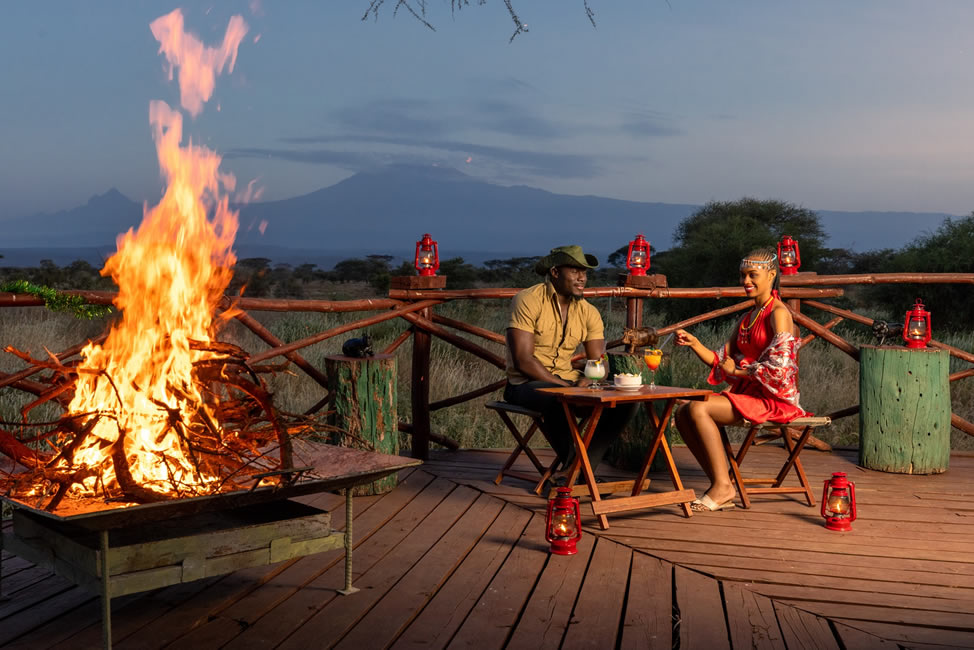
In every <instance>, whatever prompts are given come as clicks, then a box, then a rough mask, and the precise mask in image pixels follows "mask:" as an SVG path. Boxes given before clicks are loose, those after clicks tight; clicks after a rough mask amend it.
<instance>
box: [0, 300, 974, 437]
mask: <svg viewBox="0 0 974 650" xmlns="http://www.w3.org/2000/svg"><path fill="white" fill-rule="evenodd" d="M343 291H344V292H345V293H346V294H347V297H349V298H351V297H360V296H359V295H356V294H357V292H356V291H354V290H352V288H349V287H347V286H344V287H343ZM343 297H346V296H343ZM593 303H594V304H595V305H596V307H597V308H598V309H599V310H600V312H601V313H602V317H603V320H604V321H605V324H606V338H607V339H616V338H619V337H620V336H621V333H622V328H623V326H624V324H625V313H626V312H625V301H622V300H618V299H616V300H612V299H596V300H593ZM653 307H654V302H653V301H652V300H647V301H646V312H645V324H647V325H650V326H662V325H663V324H664V323H663V322H662V320H661V319H660V318H659V316H658V315H655V314H654V312H653ZM714 307H715V305H714V303H713V302H711V301H707V302H706V304H703V303H702V302H701V304H700V308H699V310H698V311H700V312H703V311H707V310H709V309H712V308H714ZM509 308H510V301H509V300H479V301H474V300H469V301H454V302H450V303H446V304H443V305H439V306H437V307H436V308H435V310H436V312H437V313H438V314H442V315H443V316H447V317H449V318H454V319H457V320H462V321H465V322H468V323H473V324H475V325H478V326H480V327H483V328H486V329H488V330H492V331H495V332H503V331H504V328H505V327H506V325H507V319H508V315H509ZM252 315H253V316H254V317H255V318H257V319H258V320H260V321H261V322H262V323H263V324H264V325H265V326H266V327H267V328H268V329H269V330H270V331H271V332H273V333H274V335H275V336H277V337H278V338H280V339H281V340H282V341H284V342H285V343H289V342H292V341H296V340H299V339H302V338H304V337H307V336H311V335H312V334H314V333H316V332H320V331H322V330H325V329H329V328H331V327H335V326H337V325H340V324H342V323H347V322H350V321H352V320H356V319H358V318H360V317H361V316H362V314H358V313H350V314H309V313H277V312H253V313H252ZM115 317H117V316H111V317H107V318H101V319H95V320H92V321H87V320H79V319H76V318H74V317H72V316H70V315H68V314H63V313H53V312H50V311H48V310H46V309H44V308H40V307H21V308H5V309H0V343H2V344H3V345H10V346H13V347H15V348H17V349H20V350H23V351H27V352H29V353H30V354H31V355H32V356H34V357H35V358H44V357H46V356H47V352H46V351H45V350H50V351H51V352H59V351H61V350H64V349H67V348H69V347H71V346H73V345H75V344H77V343H79V342H81V341H84V340H85V339H87V338H91V337H94V336H97V335H98V334H100V333H101V332H103V331H104V330H105V328H106V327H107V326H108V325H109V323H110V322H111V319H112V318H115ZM736 318H737V317H735V316H730V317H725V318H723V319H720V320H717V321H710V322H708V323H704V324H700V325H697V326H694V327H693V328H691V329H692V331H693V333H694V334H695V335H696V336H697V337H698V338H699V339H700V340H701V341H702V342H703V343H704V344H705V345H707V346H708V347H710V348H715V347H717V346H719V345H720V344H721V343H723V342H724V341H726V340H727V339H728V337H729V336H730V334H731V332H732V329H733V327H734V326H735V324H736ZM406 327H407V323H405V322H404V321H402V320H401V319H393V320H390V321H385V322H383V323H379V324H378V325H374V326H372V327H370V328H368V333H369V334H370V335H371V336H372V339H373V349H375V350H376V351H380V350H382V349H383V348H384V347H385V346H387V345H388V344H389V343H390V342H391V341H392V340H393V339H395V338H396V337H397V336H398V335H399V334H400V333H401V332H402V331H403V330H404V329H405V328H406ZM840 327H841V326H840ZM362 333H363V332H362V331H352V332H349V333H347V334H345V335H341V336H338V337H334V338H332V339H329V340H327V341H323V342H321V343H318V344H315V345H313V346H310V347H307V348H304V349H302V350H300V351H299V354H301V355H302V356H303V357H304V358H305V359H306V360H308V361H309V362H310V363H311V364H312V365H313V366H315V367H317V368H324V367H325V363H324V358H325V357H326V356H328V355H332V354H340V352H341V346H342V343H343V342H344V341H345V340H347V339H348V338H353V337H357V336H361V335H362ZM839 333H840V334H841V335H842V336H843V337H845V338H847V339H849V340H851V341H852V342H853V343H857V344H858V343H874V342H875V341H874V339H873V338H872V335H871V333H870V332H869V331H868V330H867V329H866V328H865V327H862V326H857V325H850V326H848V327H846V328H845V329H840V330H839ZM457 334H458V335H460V336H467V337H468V338H471V339H474V340H475V341H476V342H477V343H478V344H480V345H483V346H484V347H486V348H487V349H490V350H492V351H494V352H496V353H498V354H500V355H502V356H503V355H504V348H503V346H501V345H499V344H497V343H493V342H490V341H485V340H483V339H480V338H476V337H472V336H469V335H466V334H464V333H460V332H458V333H457ZM219 338H220V339H221V340H224V341H228V342H231V343H235V344H237V345H240V346H241V347H243V348H245V349H247V350H250V351H252V352H257V351H260V350H264V349H266V348H267V346H266V344H265V343H263V342H262V341H260V340H258V339H257V337H256V336H255V335H254V334H253V333H251V332H250V331H249V330H247V329H246V328H245V327H243V326H242V325H240V324H239V323H237V322H236V321H231V322H230V323H228V324H227V325H226V326H225V327H224V328H223V330H222V331H221V332H220V334H219ZM937 338H938V340H941V341H943V342H945V343H948V344H950V345H953V346H955V347H958V348H960V349H962V350H971V349H972V348H974V332H956V333H951V332H943V331H939V332H937ZM411 347H412V346H411V344H410V342H409V341H407V342H406V343H405V344H403V345H402V346H401V347H400V348H399V349H398V350H397V351H396V357H397V365H398V369H397V372H398V377H399V387H400V389H399V403H398V411H399V418H400V420H403V421H411V419H412V417H411V413H410V410H411V409H410V390H409V385H410V364H411V356H412V354H411V352H412V350H411ZM664 353H665V356H664V361H663V365H662V366H661V367H660V369H659V371H657V377H656V380H657V383H660V384H664V385H665V384H670V385H676V386H692V387H704V388H705V387H707V383H706V375H707V368H706V367H705V366H704V365H703V364H701V363H700V362H699V360H698V359H696V357H695V356H694V355H693V354H692V353H690V352H689V351H687V350H684V349H680V348H676V347H675V346H674V345H673V344H672V342H670V343H669V344H668V345H667V346H666V348H665V349H664ZM966 365H967V364H965V363H964V362H960V361H957V360H952V361H951V371H952V372H954V371H957V370H960V369H962V368H964V367H966ZM23 367H24V363H23V362H22V361H20V360H19V359H17V358H16V357H14V356H13V355H10V354H0V371H3V372H7V373H9V372H14V371H16V370H19V369H21V368H23ZM799 367H800V371H799V386H800V388H801V403H802V406H804V407H805V408H806V409H808V410H809V411H812V412H814V413H817V414H825V413H829V412H831V411H834V410H837V409H840V408H845V407H848V406H851V405H853V404H855V403H857V402H858V394H859V368H858V364H857V363H856V362H855V361H853V360H852V359H851V358H849V357H848V356H847V355H846V354H845V353H843V352H841V351H840V350H838V349H836V348H834V347H833V346H831V345H829V344H827V343H825V342H823V341H821V340H815V341H813V342H812V343H810V344H809V345H808V346H806V347H804V348H803V349H802V351H801V356H800V360H799ZM501 378H503V371H502V370H500V369H498V368H495V367H493V366H491V365H489V364H487V363H486V362H484V361H482V360H480V359H478V358H477V357H474V356H473V355H471V354H468V353H466V352H463V351H461V350H458V349H457V348H455V347H453V346H451V345H449V344H448V343H445V342H443V341H441V340H439V339H437V338H436V337H433V342H432V354H431V367H430V379H431V381H430V401H431V402H435V401H437V400H441V399H445V398H448V397H452V396H454V395H458V394H461V393H465V392H468V391H471V390H474V389H476V388H479V387H481V386H484V385H486V384H489V383H492V382H495V381H497V380H499V379H501ZM265 379H266V381H268V383H269V385H270V388H271V390H272V392H273V393H274V400H275V404H276V405H277V406H278V407H279V408H281V409H283V410H284V411H288V412H303V411H305V410H306V409H308V408H309V407H310V406H311V405H313V404H315V403H317V402H318V401H319V400H320V399H321V397H322V396H323V394H324V389H323V388H321V387H320V386H319V385H318V384H317V383H315V382H314V381H312V380H311V379H310V378H308V377H307V376H305V375H304V373H303V372H301V371H300V370H297V369H295V368H293V366H292V368H291V369H290V370H287V371H284V372H279V373H277V374H275V375H273V376H265ZM501 394H502V391H497V392H496V393H493V394H490V395H486V396H483V397H480V398H477V399H475V400H470V401H468V402H465V403H463V404H460V405H456V406H452V407H449V408H446V409H440V410H437V411H434V412H433V413H432V415H431V428H432V430H433V431H434V432H435V433H438V434H440V435H444V436H447V437H449V438H452V439H453V440H455V441H457V443H458V444H459V445H460V446H461V447H464V448H483V447H510V446H511V444H512V442H511V440H510V435H509V434H508V433H507V431H506V429H505V428H504V427H503V425H502V423H501V422H500V420H499V418H497V417H496V415H494V414H493V413H491V412H489V411H488V410H487V409H485V408H484V403H485V402H487V401H489V400H495V399H501ZM33 399H35V398H34V396H33V395H28V394H26V393H24V392H22V391H18V390H15V389H12V388H4V389H0V419H2V420H4V421H6V422H14V421H18V420H19V419H20V410H21V408H23V406H25V405H26V404H28V403H29V402H30V401H32V400H33ZM951 403H952V408H953V411H954V412H955V413H957V414H958V415H960V416H961V417H964V418H966V419H968V420H974V378H971V379H965V380H961V381H957V382H953V383H952V384H951ZM58 415H60V413H59V412H58V411H57V409H56V408H55V407H54V406H53V405H50V404H49V405H45V406H44V407H42V408H40V409H36V410H35V411H34V412H32V413H31V420H32V421H45V420H47V421H50V420H53V419H55V418H56V417H57V416H58ZM858 424H859V421H858V417H857V416H851V417H846V418H842V419H840V420H837V421H836V422H835V423H834V424H833V425H832V426H831V427H828V428H827V429H825V430H822V431H817V432H816V435H817V436H819V437H821V438H822V439H824V440H826V441H827V442H829V443H830V444H832V445H835V446H845V447H855V446H857V444H858ZM5 428H8V429H11V428H13V427H11V426H9V425H7V426H6V427H5ZM742 433H743V432H742V431H741V430H738V431H736V432H735V434H736V435H738V436H740V435H742ZM536 440H537V444H544V442H543V440H542V439H541V436H537V437H536ZM402 444H403V447H404V448H406V449H408V448H409V446H410V444H411V443H410V441H409V439H408V436H404V437H403V440H402ZM951 446H952V448H953V449H966V450H971V449H974V436H969V435H967V434H964V433H962V432H959V431H956V430H954V431H952V432H951Z"/></svg>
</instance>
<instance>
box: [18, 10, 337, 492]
mask: <svg viewBox="0 0 974 650" xmlns="http://www.w3.org/2000/svg"><path fill="white" fill-rule="evenodd" d="M150 27H151V30H152V33H153V35H154V36H155V38H156V39H157V40H158V41H159V43H160V49H159V52H160V53H161V54H163V55H164V56H165V58H166V62H167V66H168V71H169V77H170V80H171V79H172V78H173V76H174V75H178V83H179V88H180V98H181V106H182V108H183V109H184V110H185V111H187V112H188V113H189V114H190V116H192V117H196V116H197V115H198V114H199V113H200V112H201V111H202V110H203V106H204V104H205V103H206V101H208V100H209V98H210V96H211V94H212V92H213V89H214V83H215V79H216V77H217V76H219V75H220V74H222V73H223V71H224V70H226V71H228V72H232V71H233V67H234V63H235V61H236V57H237V49H238V47H239V45H240V43H241V41H242V39H243V38H244V36H245V35H246V33H247V25H246V23H245V22H244V21H243V19H242V18H241V17H239V16H234V17H233V18H232V19H231V20H230V22H229V25H228V26H227V30H226V33H225V35H224V38H223V42H222V44H220V45H218V46H216V47H207V46H204V45H203V44H202V42H201V41H200V40H199V39H198V38H196V37H195V36H194V35H193V34H191V33H188V32H186V31H185V29H184V26H183V16H182V13H181V12H180V11H179V10H176V11H173V12H172V13H170V14H168V15H166V16H162V17H160V18H158V19H156V20H155V21H154V22H152V24H151V26H150ZM149 121H150V124H151V126H152V132H153V138H154V141H155V145H156V151H157V155H158V159H159V166H160V169H161V173H162V175H163V178H164V180H165V183H166V189H165V192H164V194H163V197H162V200H161V201H160V202H159V203H158V204H157V205H155V206H154V207H151V208H150V207H149V206H148V205H147V206H145V208H144V209H143V220H142V223H141V225H140V226H139V228H138V229H137V230H130V231H128V232H127V233H125V234H123V235H120V236H119V238H118V242H117V243H118V248H117V252H116V253H115V254H114V255H112V257H111V258H109V259H108V261H107V262H106V264H105V266H104V268H103V269H102V271H101V272H102V274H103V275H110V276H111V277H112V278H113V279H114V281H115V283H116V284H117V285H118V289H119V290H118V295H117V298H116V299H115V305H116V307H117V308H118V309H119V310H120V312H121V318H120V319H118V320H117V321H116V322H115V324H114V325H113V326H112V328H111V329H110V331H109V332H108V333H107V335H105V336H103V337H100V338H99V339H98V340H96V341H92V342H89V343H88V344H87V345H84V347H83V349H81V350H80V359H79V360H76V361H74V362H70V363H69V362H64V361H62V359H66V358H69V357H70V356H71V355H73V354H74V353H76V352H77V350H72V351H67V352H66V353H64V354H61V355H57V356H56V355H53V354H50V353H48V354H49V358H47V359H38V358H34V357H32V356H31V355H30V354H28V353H26V352H23V351H20V350H15V349H12V348H10V347H8V348H6V349H7V351H8V352H11V353H13V354H15V355H17V356H18V357H20V358H21V359H23V360H24V361H26V362H27V363H28V364H29V366H30V368H29V370H28V371H23V372H22V373H18V375H19V376H20V381H19V382H18V383H16V384H15V385H16V386H18V387H21V388H26V389H27V390H31V391H32V392H34V393H36V394H37V399H36V400H34V401H33V402H31V403H30V404H28V405H27V406H25V407H24V409H23V410H22V413H21V415H22V418H23V422H22V423H9V422H8V423H4V424H3V425H2V426H3V428H2V429H0V453H3V454H5V455H6V456H8V457H9V458H10V459H11V460H12V461H13V462H14V463H15V464H16V467H15V468H14V470H13V471H11V472H8V473H7V474H6V476H2V475H0V479H3V481H2V482H3V484H4V485H3V487H4V488H5V491H6V494H7V496H10V497H12V498H15V499H18V500H21V501H24V502H28V503H30V504H31V505H32V507H43V508H45V509H47V510H49V511H54V510H56V509H58V508H62V509H63V508H67V509H75V510H76V509H82V510H83V509H85V508H92V507H98V508H103V507H105V505H104V504H106V503H111V504H114V505H115V506H119V507H121V506H125V505H129V504H138V503H147V502H153V501H162V500H169V499H175V498H181V497H191V496H201V495H209V494H216V493H220V492H226V491H233V490H239V489H244V488H250V487H253V486H254V485H256V484H258V483H261V482H263V483H272V482H279V481H282V480H293V476H294V468H293V463H292V458H291V455H292V454H291V438H292V436H295V435H298V434H302V433H308V432H313V431H315V430H318V429H319V428H320V427H319V426H318V424H317V423H316V422H315V421H314V420H312V419H310V418H306V417H303V416H297V415H293V414H283V413H280V412H279V411H277V410H276V409H275V407H274V405H273V403H272V399H271V394H270V392H269V391H268V389H267V386H266V384H265V382H264V381H263V379H262V375H263V374H264V373H267V372H271V371H274V370H277V368H274V367H268V366H258V365H255V364H251V363H248V355H247V353H246V352H245V351H244V350H242V349H240V348H238V347H236V346H234V345H231V344H228V343H224V342H220V341H218V340H217V338H216V334H217V332H218V330H219V328H220V326H221V325H222V324H224V323H225V322H226V321H227V320H228V319H230V318H232V317H233V316H234V315H235V314H236V313H238V312H236V311H235V310H234V308H233V306H232V304H228V302H227V300H226V298H225V297H224V291H225V290H226V288H227V286H228V284H229V282H230V280H231V277H232V268H233V265H234V263H235V262H236V258H235V256H234V253H233V251H232V245H233V241H234V237H235V235H236V232H237V223H238V220H237V214H236V212H234V211H233V210H232V209H230V207H229V195H230V193H232V192H233V191H234V188H235V180H234V177H233V176H232V175H230V174H227V173H221V172H220V170H219V165H220V161H221V159H220V156H218V155H217V154H216V153H214V152H213V151H210V150H209V149H207V148H205V147H202V146H199V145H194V144H193V142H192V141H191V140H190V141H189V142H188V143H187V144H184V143H183V113H182V112H181V111H180V110H178V109H174V108H172V107H170V106H169V105H168V104H166V103H165V102H163V101H159V100H156V101H153V102H151V104H150V107H149ZM221 308H222V311H221ZM32 372H34V373H37V374H38V375H39V376H40V377H41V378H40V380H36V379H35V380H33V381H29V382H28V381H27V380H26V377H27V376H29V375H30V374H31V373H32ZM47 403H56V404H58V405H59V406H60V407H61V408H62V409H63V411H64V413H63V415H62V416H61V417H60V418H59V419H58V420H57V421H56V422H45V423H33V424H31V423H29V418H28V416H29V415H30V413H31V411H33V410H34V409H35V408H37V407H38V406H40V405H42V404H47ZM69 504H70V505H69Z"/></svg>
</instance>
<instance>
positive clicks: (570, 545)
mask: <svg viewBox="0 0 974 650" xmlns="http://www.w3.org/2000/svg"><path fill="white" fill-rule="evenodd" d="M581 520H582V513H581V512H580V511H579V509H578V497H573V496H572V489H571V488H570V487H560V488H558V494H556V495H555V497H554V498H553V499H550V500H549V501H548V514H547V515H545V533H544V538H545V539H546V540H547V541H548V542H549V543H550V544H551V548H550V551H551V552H552V553H554V554H555V555H575V554H576V553H578V548H577V547H576V546H575V544H576V542H578V540H580V539H581V538H582V526H581V524H580V523H579V522H581Z"/></svg>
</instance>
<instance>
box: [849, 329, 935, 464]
mask: <svg viewBox="0 0 974 650" xmlns="http://www.w3.org/2000/svg"><path fill="white" fill-rule="evenodd" d="M949 363H950V355H949V353H948V352H947V351H946V350H935V349H930V348H923V349H916V350H910V349H907V348H901V347H886V346H884V347H877V346H872V345H864V346H862V349H861V356H860V359H859V464H860V465H861V466H862V467H866V468H868V469H875V470H880V471H883V472H896V473H900V474H939V473H941V472H945V471H947V465H948V463H949V462H950V382H949V380H948V378H947V377H948V374H949Z"/></svg>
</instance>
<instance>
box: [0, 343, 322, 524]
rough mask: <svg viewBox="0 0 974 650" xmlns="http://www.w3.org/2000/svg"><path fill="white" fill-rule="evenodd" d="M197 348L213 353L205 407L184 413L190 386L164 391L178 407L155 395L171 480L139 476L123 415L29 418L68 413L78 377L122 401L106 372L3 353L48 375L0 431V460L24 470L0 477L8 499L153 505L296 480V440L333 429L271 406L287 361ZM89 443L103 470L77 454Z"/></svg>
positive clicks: (203, 377) (207, 361) (161, 459)
mask: <svg viewBox="0 0 974 650" xmlns="http://www.w3.org/2000/svg"><path fill="white" fill-rule="evenodd" d="M190 348H191V349H195V350H198V351H201V352H205V353H207V356H205V357H203V358H200V359H198V360H197V361H196V362H194V364H193V378H194V383H195V384H196V386H197V387H204V388H203V390H202V391H201V393H202V395H203V403H202V404H201V405H196V406H195V407H194V408H186V407H185V406H184V405H185V404H188V403H190V401H189V397H190V392H191V390H190V388H189V387H179V386H176V385H173V384H171V383H170V384H169V385H168V386H167V387H168V389H169V391H170V393H171V395H172V396H173V397H174V398H175V403H176V404H177V405H176V406H172V405H171V404H170V403H167V402H166V401H162V400H158V399H154V398H149V402H150V404H151V406H152V407H153V409H154V413H152V418H153V419H155V420H158V421H159V422H162V423H164V424H163V426H162V427H161V428H160V430H159V433H158V434H157V437H158V438H163V437H166V436H168V435H169V434H170V433H174V434H175V436H176V438H177V439H178V441H179V444H178V445H177V448H176V449H174V450H172V452H159V453H157V454H156V460H157V462H158V463H159V464H160V465H161V466H162V467H163V468H164V470H165V475H166V480H165V481H158V480H156V481H149V482H146V481H145V480H144V479H140V478H136V476H135V475H134V474H133V469H132V465H133V459H132V457H131V453H130V451H129V449H128V446H127V442H128V440H129V436H130V434H131V433H132V432H131V431H129V430H127V429H126V427H125V426H123V424H122V423H121V421H120V418H119V417H118V416H117V415H116V414H114V413H112V412H110V411H89V412H83V413H65V414H64V415H63V416H61V417H60V418H58V419H57V420H54V421H50V422H40V423H31V422H29V419H28V418H29V416H30V414H31V412H32V411H34V410H35V409H36V408H37V407H39V406H41V405H42V404H47V403H54V404H57V405H59V406H60V407H62V408H67V407H68V405H69V403H70V402H71V401H72V400H73V399H74V393H75V391H76V388H77V382H78V378H79V374H85V375H92V374H94V375H101V376H102V377H103V379H104V381H106V382H107V383H108V384H110V385H111V386H113V388H114V392H115V393H116V396H117V400H118V401H119V402H121V401H122V398H121V396H120V395H118V390H119V389H118V387H117V385H116V382H115V380H114V379H113V378H111V377H110V376H109V375H108V373H107V372H106V371H96V370H93V369H90V368H89V369H81V370H79V368H78V367H77V363H76V362H75V363H65V362H62V361H60V360H58V359H57V357H54V356H53V355H52V356H51V360H47V359H34V358H32V357H31V356H30V355H29V354H28V353H25V352H22V351H20V350H16V349H14V348H10V347H8V348H6V351H7V352H9V353H11V354H14V355H15V356H17V357H18V358H20V359H22V360H24V361H25V362H27V363H28V364H29V365H30V367H31V369H32V370H35V371H37V372H43V371H49V374H47V376H46V377H44V378H43V380H42V382H41V384H42V385H43V386H44V387H45V388H44V389H43V390H42V391H41V393H40V395H39V396H38V398H37V399H35V400H33V401H32V402H30V403H29V404H27V405H26V406H24V407H23V409H22V412H21V415H22V417H23V422H19V423H18V422H4V423H2V425H0V426H3V427H4V428H0V454H2V455H4V456H7V457H8V458H9V459H11V460H12V461H13V462H14V463H16V464H17V465H18V466H19V471H12V472H6V473H4V472H2V471H0V489H2V490H3V492H4V493H6V494H7V495H8V496H11V497H14V498H17V499H24V500H30V501H36V502H38V503H39V504H43V507H45V508H46V509H48V510H51V511H54V510H55V509H56V508H57V507H58V506H59V505H60V504H61V502H62V501H63V500H64V499H65V498H66V497H70V496H74V497H82V496H85V497H87V498H97V499H102V500H107V501H117V502H128V503H150V502H155V501H164V500H168V499H173V498H179V497H186V496H200V495H205V494H213V493H218V492H225V491H230V490H237V489H244V488H249V487H251V486H252V485H254V484H255V482H257V481H264V482H267V481H276V480H287V481H290V480H293V476H290V475H291V473H292V472H293V471H295V470H294V468H293V461H292V457H291V456H292V454H291V441H292V438H295V437H308V436H321V435H322V434H325V433H327V432H329V431H331V430H333V427H330V426H328V425H327V424H324V423H323V422H321V420H319V419H317V418H314V417H310V416H305V415H296V414H285V413H282V412H280V411H279V410H278V409H277V408H276V407H275V406H274V404H273V395H272V394H271V392H270V391H269V390H268V388H267V386H266V384H265V382H264V381H263V379H262V378H261V375H263V374H267V373H276V372H281V371H282V370H284V369H285V368H286V365H287V364H284V365H282V366H267V367H260V366H251V365H250V364H248V363H247V358H248V354H247V352H246V351H244V350H243V349H241V348H239V347H237V346H234V345H232V344H229V343H222V342H205V343H204V342H196V341H191V342H190ZM35 374H36V373H35ZM134 388H138V387H137V386H135V387H134ZM104 423H108V424H109V425H110V426H111V427H112V428H113V429H114V431H115V432H116V433H117V435H116V437H115V438H114V440H112V441H109V440H107V439H105V438H103V437H99V435H98V434H96V433H95V431H96V430H97V429H98V428H99V427H100V426H101V425H103V424H104ZM14 427H16V429H17V431H16V432H15V430H14ZM38 430H40V431H39V432H38ZM91 445H95V446H98V447H101V448H103V449H104V451H105V454H104V456H103V459H102V461H101V462H100V463H98V464H89V463H87V462H85V461H82V460H79V459H78V458H77V457H76V454H77V451H78V450H79V449H80V448H83V447H85V446H91ZM177 452H178V453H177ZM176 455H182V456H184V457H185V459H187V460H188V462H189V464H190V465H191V467H192V471H191V472H190V473H191V477H190V478H191V480H187V478H186V477H185V476H180V474H179V471H178V470H177V469H175V468H176V466H177V465H179V462H178V461H176V460H175V456H176ZM106 473H107V474H108V475H110V476H111V477H113V478H112V479H111V480H109V481H105V480H104V479H103V478H102V477H103V476H104V475H105V474H106ZM96 477H97V478H96Z"/></svg>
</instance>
